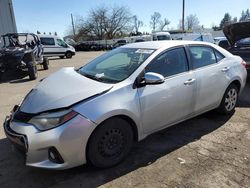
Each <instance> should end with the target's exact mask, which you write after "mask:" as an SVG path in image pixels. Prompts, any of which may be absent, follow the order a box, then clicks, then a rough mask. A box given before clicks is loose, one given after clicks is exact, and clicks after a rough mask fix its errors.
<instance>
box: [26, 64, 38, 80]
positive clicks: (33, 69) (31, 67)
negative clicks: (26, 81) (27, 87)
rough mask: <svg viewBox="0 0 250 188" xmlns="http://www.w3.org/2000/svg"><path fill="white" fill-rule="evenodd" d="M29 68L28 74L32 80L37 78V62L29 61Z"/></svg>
mask: <svg viewBox="0 0 250 188" xmlns="http://www.w3.org/2000/svg"><path fill="white" fill-rule="evenodd" d="M27 68H28V74H29V78H30V80H35V79H36V78H37V67H36V64H33V63H32V62H29V63H27Z"/></svg>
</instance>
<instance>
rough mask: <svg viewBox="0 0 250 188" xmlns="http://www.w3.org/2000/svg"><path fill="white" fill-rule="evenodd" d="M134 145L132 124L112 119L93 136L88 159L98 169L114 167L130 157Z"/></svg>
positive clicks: (104, 123) (88, 149) (89, 145)
mask: <svg viewBox="0 0 250 188" xmlns="http://www.w3.org/2000/svg"><path fill="white" fill-rule="evenodd" d="M132 145H133V131H132V128H131V126H130V124H129V123H128V122H127V121H125V120H123V119H121V118H112V119H109V120H106V121H105V122H103V123H102V124H101V125H100V126H99V127H97V129H96V130H95V131H94V132H93V134H92V135H91V137H90V140H89V142H88V146H87V159H88V161H89V162H91V163H92V164H93V165H94V166H95V167H98V168H107V167H112V166H114V165H116V164H118V163H120V162H121V161H122V160H123V159H124V158H125V157H126V156H127V155H128V153H129V152H130V150H131V147H132Z"/></svg>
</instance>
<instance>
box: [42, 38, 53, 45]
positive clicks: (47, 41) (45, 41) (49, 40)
mask: <svg viewBox="0 0 250 188" xmlns="http://www.w3.org/2000/svg"><path fill="white" fill-rule="evenodd" d="M40 40H41V43H42V45H50V46H53V45H55V40H54V38H47V37H41V38H40Z"/></svg>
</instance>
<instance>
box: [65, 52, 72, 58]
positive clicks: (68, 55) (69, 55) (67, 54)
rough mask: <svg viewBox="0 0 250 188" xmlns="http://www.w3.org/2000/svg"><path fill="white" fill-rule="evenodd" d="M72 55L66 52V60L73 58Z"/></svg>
mask: <svg viewBox="0 0 250 188" xmlns="http://www.w3.org/2000/svg"><path fill="white" fill-rule="evenodd" d="M72 55H73V54H72V53H71V52H66V54H65V56H66V58H72Z"/></svg>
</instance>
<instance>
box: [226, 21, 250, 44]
mask: <svg viewBox="0 0 250 188" xmlns="http://www.w3.org/2000/svg"><path fill="white" fill-rule="evenodd" d="M223 32H224V34H225V36H226V37H227V39H228V41H229V43H230V44H231V45H232V46H234V44H235V43H236V42H237V41H239V40H240V39H244V38H248V37H250V22H239V23H234V24H230V25H227V26H225V27H224V29H223Z"/></svg>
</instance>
